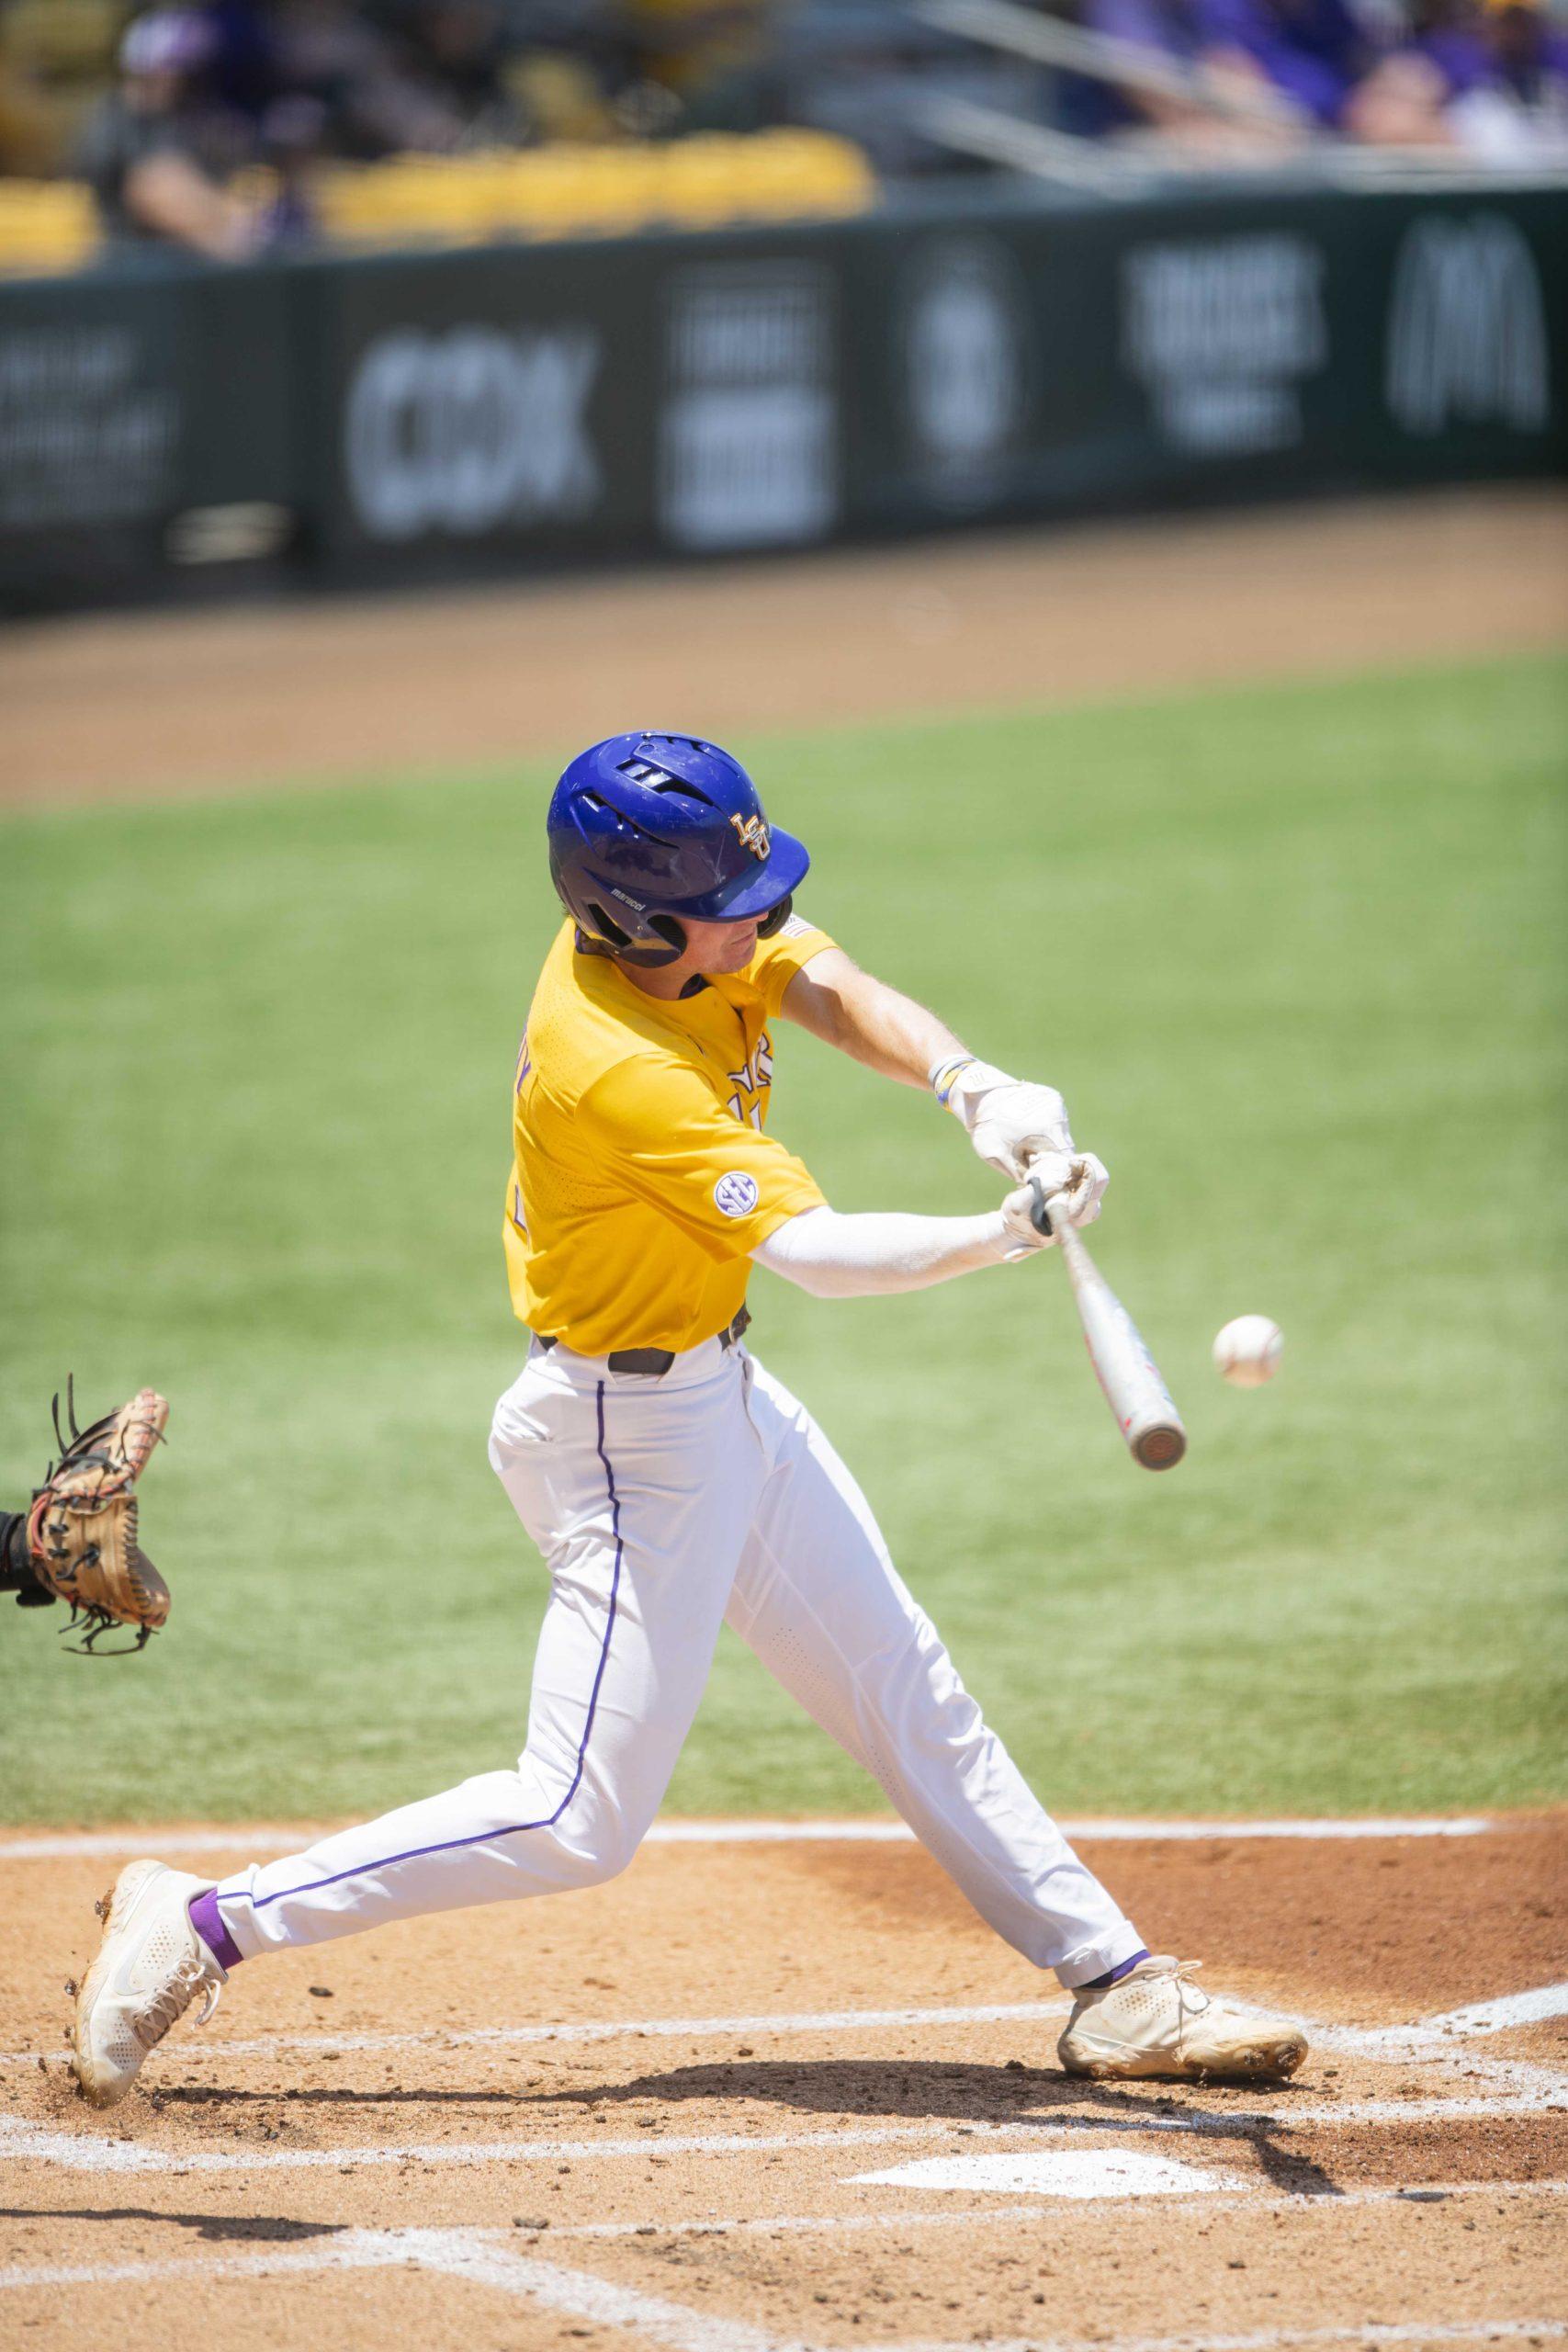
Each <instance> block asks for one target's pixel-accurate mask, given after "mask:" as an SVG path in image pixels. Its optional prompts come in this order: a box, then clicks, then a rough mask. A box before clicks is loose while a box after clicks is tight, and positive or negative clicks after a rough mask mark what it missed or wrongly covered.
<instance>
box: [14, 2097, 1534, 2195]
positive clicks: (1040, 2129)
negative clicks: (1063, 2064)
mask: <svg viewBox="0 0 1568 2352" xmlns="http://www.w3.org/2000/svg"><path fill="white" fill-rule="evenodd" d="M1285 2097H1286V2101H1287V2103H1286V2104H1284V2105H1281V2106H1280V2107H1278V2108H1257V2107H1248V2108H1247V2109H1218V2110H1216V2109H1190V2110H1189V2111H1188V2112H1186V2113H1179V2112H1178V2113H1175V2114H1170V2115H1125V2114H1122V2115H1119V2114H1115V2113H1105V2114H1101V2113H1098V2112H1092V2111H1091V2112H1089V2113H1088V2114H1076V2115H1062V2114H1044V2115H1035V2116H1030V2117H1027V2118H1025V2119H1024V2120H1021V2121H1018V2122H1010V2123H987V2122H973V2123H961V2122H959V2121H957V2120H955V2119H953V2118H952V2117H946V2118H942V2119H935V2118H933V2119H931V2120H929V2121H924V2122H919V2123H886V2124H874V2125H869V2126H864V2125H845V2124H839V2125H835V2126H832V2127H829V2128H827V2129H823V2130H818V2131H780V2132H761V2131H759V2132H747V2131H707V2132H693V2133H685V2134H682V2133H676V2132H665V2131H658V2132H649V2133H640V2134H637V2135H635V2136H630V2137H624V2138H618V2139H617V2138H612V2137H610V2136H609V2135H608V2134H606V2135H605V2136H604V2138H602V2139H600V2138H594V2139H591V2140H568V2139H560V2138H552V2137H545V2138H540V2139H532V2140H457V2141H452V2140H434V2141H392V2142H376V2143H371V2144H368V2145H365V2144H360V2145H356V2146H352V2147H344V2148H272V2147H268V2148H254V2149H246V2148H233V2147H229V2148H194V2149H188V2150H183V2149H177V2148H150V2147H148V2146H147V2145H146V2144H145V2143H142V2142H141V2141H137V2140H132V2139H123V2140H108V2139H104V2138H101V2137H99V2136H98V2135H97V2134H96V2133H93V2132H80V2133H78V2132H71V2131H52V2130H51V2128H50V2127H49V2126H48V2125H47V2124H42V2123H35V2122H33V2121H32V2120H30V2119H28V2118H26V2117H22V2116H6V2115H0V2155H3V2156H4V2157H5V2158H6V2160H7V2162H9V2163H11V2164H41V2165H54V2166H56V2167H58V2168H60V2169H62V2170H64V2171H67V2172H87V2173H95V2172H96V2173H174V2174H178V2173H250V2172H290V2171H335V2172H345V2173H346V2172H358V2171H361V2170H367V2169H371V2168H375V2167H385V2166H387V2165H440V2166H450V2165H530V2164H558V2163H571V2164H592V2163H608V2162H611V2161H614V2160H615V2159H627V2160H631V2159H636V2158H644V2159H646V2158H647V2157H649V2156H666V2157H668V2156H724V2157H729V2158H734V2157H736V2156H747V2155H773V2154H785V2153H788V2152H790V2151H793V2150H795V2149H800V2148H819V2147H835V2146H846V2147H847V2146H862V2147H871V2146H876V2145H884V2144H886V2143H892V2142H909V2141H922V2140H924V2141H929V2140H933V2139H934V2140H953V2139H954V2138H968V2139H975V2140H985V2141H987V2142H990V2141H1000V2140H1010V2141H1022V2142H1025V2143H1027V2142H1029V2141H1033V2142H1034V2143H1036V2144H1038V2143H1040V2142H1041V2140H1042V2139H1043V2138H1045V2137H1047V2136H1048V2135H1050V2134H1052V2133H1066V2132H1071V2133H1074V2134H1083V2135H1085V2136H1092V2135H1094V2134H1096V2133H1102V2134H1104V2135H1106V2136H1109V2137H1112V2138H1121V2137H1124V2136H1126V2135H1128V2134H1140V2135H1141V2134H1144V2133H1149V2134H1153V2135H1156V2136H1164V2135H1167V2134H1171V2133H1175V2134H1178V2135H1187V2136H1190V2137H1196V2138H1217V2139H1231V2140H1234V2139H1237V2138H1245V2137H1248V2136H1251V2135H1254V2134H1257V2133H1258V2132H1261V2131H1279V2130H1281V2129H1283V2130H1285V2131H1292V2130H1299V2129H1303V2128H1306V2129H1314V2130H1315V2129H1323V2130H1328V2131H1344V2130H1349V2129H1353V2128H1355V2127H1356V2126H1376V2127H1382V2126H1388V2125H1393V2126H1394V2127H1395V2128H1401V2127H1403V2126H1405V2125H1408V2124H1411V2123H1423V2122H1437V2123H1459V2122H1468V2121H1475V2120H1517V2119H1519V2118H1523V2117H1528V2116H1532V2115H1540V2114H1546V2113H1552V2112H1568V2091H1565V2090H1564V2089H1562V2088H1561V2087H1555V2088H1552V2089H1540V2088H1534V2087H1532V2088H1529V2089H1527V2090H1525V2091H1522V2092H1519V2093H1516V2094H1515V2095H1514V2096H1512V2097H1505V2098H1466V2097H1463V2096H1461V2097H1457V2098H1452V2097H1450V2098H1381V2099H1380V2098H1367V2099H1346V2100H1342V2101H1338V2102H1335V2103H1328V2102H1321V2103H1317V2104H1314V2105H1311V2106H1305V2105H1301V2104H1295V2105H1292V2104H1290V2103H1289V2094H1286V2095H1285Z"/></svg>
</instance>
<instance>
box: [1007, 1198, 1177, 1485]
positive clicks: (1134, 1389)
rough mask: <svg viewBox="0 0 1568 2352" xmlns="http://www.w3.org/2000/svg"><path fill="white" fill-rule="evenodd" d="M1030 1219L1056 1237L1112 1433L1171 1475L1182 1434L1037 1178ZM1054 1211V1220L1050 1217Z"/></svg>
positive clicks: (1101, 1279)
mask: <svg viewBox="0 0 1568 2352" xmlns="http://www.w3.org/2000/svg"><path fill="white" fill-rule="evenodd" d="M1029 1182H1030V1189H1031V1191H1032V1193H1033V1194H1034V1207H1033V1209H1032V1216H1033V1219H1034V1223H1035V1225H1036V1227H1038V1228H1039V1230H1040V1231H1041V1232H1042V1233H1054V1234H1055V1237H1056V1247H1057V1249H1058V1250H1060V1252H1061V1254H1062V1259H1063V1262H1064V1263H1065V1265H1066V1269H1067V1279H1068V1280H1069V1282H1070V1283H1072V1286H1073V1299H1074V1302H1075V1304H1076V1305H1077V1310H1078V1320H1079V1322H1080V1323H1081V1324H1082V1325H1083V1335H1084V1343H1085V1345H1086V1346H1087V1347H1088V1349H1089V1362H1090V1363H1091V1364H1093V1366H1094V1369H1095V1375H1096V1377H1097V1378H1098V1380H1099V1382H1100V1387H1101V1389H1102V1390H1103V1391H1104V1394H1105V1401H1106V1403H1107V1404H1108V1405H1109V1406H1110V1408H1111V1414H1112V1416H1113V1417H1114V1419H1115V1422H1116V1426H1117V1428H1118V1429H1119V1430H1121V1432H1122V1436H1123V1437H1124V1438H1125V1439H1126V1441H1127V1450H1128V1452H1129V1453H1131V1454H1132V1457H1133V1459H1134V1462H1141V1463H1142V1464H1143V1465H1144V1467H1145V1470H1171V1469H1174V1468H1175V1466H1176V1464H1178V1463H1179V1461H1180V1459H1181V1457H1182V1455H1183V1454H1184V1453H1186V1451H1187V1431H1186V1430H1185V1429H1184V1428H1183V1426H1182V1420H1181V1416H1180V1414H1179V1412H1178V1411H1177V1409H1176V1407H1175V1405H1174V1403H1173V1402H1172V1401H1171V1395H1170V1391H1169V1389H1168V1387H1167V1386H1166V1385H1165V1382H1164V1381H1163V1380H1162V1379H1161V1377H1160V1370H1159V1366H1158V1364H1156V1362H1155V1360H1154V1358H1153V1356H1151V1355H1150V1353H1149V1351H1148V1349H1147V1348H1146V1347H1145V1344H1144V1341H1143V1339H1142V1337H1141V1336H1140V1333H1139V1330H1138V1327H1137V1325H1136V1324H1135V1323H1134V1320H1133V1318H1132V1317H1131V1316H1130V1315H1129V1314H1128V1312H1127V1310H1126V1308H1125V1307H1124V1306H1122V1302H1121V1300H1120V1299H1119V1298H1118V1297H1117V1295H1116V1294H1115V1292H1114V1291H1113V1290H1112V1289H1111V1284H1110V1283H1108V1282H1107V1281H1106V1279H1105V1276H1104V1275H1103V1274H1102V1273H1101V1272H1100V1269H1099V1267H1098V1266H1097V1265H1096V1264H1095V1262H1094V1260H1093V1259H1092V1258H1091V1257H1090V1256H1089V1251H1088V1250H1087V1249H1086V1248H1085V1246H1084V1241H1083V1238H1082V1236H1081V1235H1080V1234H1079V1233H1077V1231H1076V1230H1075V1228H1074V1227H1073V1225H1072V1223H1071V1219H1070V1213H1069V1209H1068V1204H1067V1200H1066V1195H1065V1194H1064V1193H1056V1194H1055V1196H1054V1197H1053V1198H1052V1199H1051V1200H1049V1201H1047V1199H1046V1198H1045V1187H1044V1185H1043V1183H1042V1182H1041V1180H1040V1179H1039V1177H1038V1176H1032V1177H1031V1178H1030V1180H1029ZM1054 1212H1055V1214H1053V1213H1054Z"/></svg>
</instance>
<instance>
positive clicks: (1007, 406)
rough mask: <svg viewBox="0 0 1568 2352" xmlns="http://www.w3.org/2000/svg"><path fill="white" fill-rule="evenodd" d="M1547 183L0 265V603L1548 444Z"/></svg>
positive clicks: (1015, 503) (985, 507)
mask: <svg viewBox="0 0 1568 2352" xmlns="http://www.w3.org/2000/svg"><path fill="white" fill-rule="evenodd" d="M1565 253H1568V188H1564V187H1555V188H1548V187H1513V186H1509V187H1490V186H1488V187H1481V188H1474V187H1472V188H1468V189H1463V190H1460V189H1454V190H1448V191H1444V192H1441V193H1436V192H1434V193H1428V192H1425V191H1419V190H1413V189H1402V190H1397V191H1395V190H1392V189H1391V190H1389V191H1388V192H1386V193H1384V192H1366V193H1361V192H1355V193H1352V192H1348V191H1346V192H1339V191H1333V192H1312V193H1303V192H1301V191H1299V190H1287V189H1281V190H1280V191H1277V192H1269V191H1266V190H1260V189H1258V188H1249V190H1248V191H1247V194H1246V195H1245V196H1240V195H1236V194H1235V193H1206V192H1201V191H1200V192H1193V193H1188V194H1182V195H1178V196H1172V197H1170V198H1162V199H1159V200H1152V201H1148V202H1140V203H1137V204H1115V205H1108V204H1104V203H1097V204H1095V205H1093V206H1088V205H1083V206H1079V205H1064V204H1047V203H1045V202H1043V201H1031V200H1029V199H1015V200H1013V201H1010V202H1004V203H999V204H998V203H997V202H995V201H991V202H987V204H986V205H985V206H984V207H983V208H982V207H980V206H978V205H976V203H975V202H974V201H973V200H971V201H969V202H967V203H961V202H959V201H957V200H954V199H951V198H950V199H947V200H946V201H945V202H944V203H943V204H942V205H941V206H938V205H935V204H931V203H928V204H924V205H922V206H921V207H919V209H913V210H907V211H888V212H885V213H880V214H874V215H870V216H865V217H863V218H861V219H858V220H852V221H844V222H837V223H830V224H812V225H802V226H799V227H796V228H784V229H773V230H767V231H755V232H734V231H731V232H716V233H714V234H713V235H711V236H692V235H689V234H688V235H682V236H673V235H671V236H651V237H650V236H644V237H639V238H637V239H636V240H632V241H626V242H604V241H601V242H594V243H578V244H573V245H555V246H529V245H515V244H514V245H507V246H503V247H488V248H484V249H476V250H466V251H462V252H443V253H440V254H421V255H393V256H377V257H368V256H367V257H360V258H344V257H333V258H319V259H318V258H309V259H299V260H295V261H292V262H277V263H272V264H268V265H264V266H254V267H251V268H245V269H229V270H220V269H217V268H209V267H206V266H201V265H198V264H194V263H193V264H186V263H184V262H180V261H177V260H164V259H162V258H154V259H152V260H149V261H148V262H146V263H141V264H138V265H136V266H134V267H130V266H127V267H122V268H119V269H117V270H115V271H112V272H111V271H107V270H106V271H103V272H98V273H93V274H89V275H85V276H79V277H71V278H62V279H55V280H45V281H33V282H29V283H12V284H7V285H4V286H0V605H4V606H5V607H6V608H8V609H10V610H12V611H26V610H30V609H42V608H46V607H48V606H51V605H72V604H86V603H102V602H106V601H112V600H115V599H118V598H127V597H140V596H146V595H160V594H203V593H207V592H210V591H211V590H212V589H213V588H214V587H215V586H216V585H217V584H219V582H224V581H228V582H239V583H241V584H243V585H248V586H249V585H254V586H263V585H273V584H287V583H288V582H297V583H309V584H322V585H330V584H333V583H338V582H344V583H363V582H389V581H408V580H422V579H440V578H462V577H473V576H476V575H481V574H483V573H484V572H485V571H507V572H513V571H519V570H525V569H528V568H531V567H535V566H545V565H548V564H558V563H562V562H569V561H572V562H583V561H587V562H594V561H599V562H604V561H608V560H617V559H623V558H627V557H632V558H637V557H649V556H657V557H670V556H690V557H701V556H705V555H714V554H733V553H736V552H739V551H742V550H750V549H764V548H798V547H817V546H822V545H826V544H830V543H832V542H834V541H836V540H840V539H847V538H864V537H874V536H879V535H895V534H902V533H917V532H921V531H928V530H931V529H934V528H941V527H943V526H952V525H954V524H963V523H968V522H987V523H995V522H998V521H1001V520H1006V519H1010V518H1013V517H1027V516H1040V517H1051V516H1069V515H1096V514H1111V513H1119V512H1120V513H1125V512H1130V511H1137V510H1139V509H1146V508H1150V507H1155V506H1162V505H1169V504H1188V505H1197V504H1203V503H1220V502H1231V501H1235V500H1244V499H1254V498H1257V499H1263V498H1277V497H1283V496H1293V495H1298V494H1303V493H1308V492H1347V491H1354V490H1358V489H1373V488H1385V489H1392V488H1408V487H1410V486H1413V485H1416V484H1420V483H1426V482H1446V481H1476V480H1505V479H1519V478H1529V477H1535V476H1550V475H1561V474H1563V473H1568V393H1565V390H1564V385H1565V380H1568V269H1565V268H1564V266H1563V255H1564V254H1565Z"/></svg>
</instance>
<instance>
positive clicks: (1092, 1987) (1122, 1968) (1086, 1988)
mask: <svg viewBox="0 0 1568 2352" xmlns="http://www.w3.org/2000/svg"><path fill="white" fill-rule="evenodd" d="M193 1916H194V1908H193ZM1148 1956H1149V1955H1148V1949H1147V1946H1145V1949H1144V1950H1143V1951H1135V1952H1134V1954H1133V1957H1132V1959H1131V1960H1122V1961H1119V1962H1117V1964H1116V1966H1115V1967H1114V1968H1108V1969H1107V1970H1106V1972H1105V1973H1104V1975H1103V1976H1091V1977H1090V1978H1089V1983H1088V1984H1087V1985H1077V1986H1075V1988H1074V1989H1075V1991H1077V1992H1079V1993H1103V1992H1106V1991H1108V1990H1109V1988H1110V1987H1111V1985H1120V1983H1121V1982H1122V1978H1123V1976H1130V1975H1131V1974H1132V1973H1133V1971H1134V1968H1136V1966H1137V1965H1138V1962H1140V1961H1141V1960H1147V1958H1148Z"/></svg>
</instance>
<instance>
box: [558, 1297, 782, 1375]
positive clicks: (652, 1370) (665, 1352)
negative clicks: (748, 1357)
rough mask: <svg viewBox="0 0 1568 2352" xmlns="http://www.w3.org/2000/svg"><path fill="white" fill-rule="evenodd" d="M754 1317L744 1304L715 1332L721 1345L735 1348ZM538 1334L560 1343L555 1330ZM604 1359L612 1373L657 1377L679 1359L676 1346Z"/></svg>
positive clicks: (630, 1351) (615, 1353)
mask: <svg viewBox="0 0 1568 2352" xmlns="http://www.w3.org/2000/svg"><path fill="white" fill-rule="evenodd" d="M750 1320H751V1313H750V1308H749V1307H745V1306H743V1307H742V1308H741V1309H740V1312H739V1315H738V1316H737V1317H736V1318H735V1320H734V1322H733V1323H732V1324H731V1325H730V1326H729V1328H728V1330H726V1331H717V1332H716V1333H715V1334H714V1336H715V1338H716V1340H717V1341H718V1344H719V1346H720V1347H721V1348H732V1347H733V1346H734V1345H735V1342H736V1341H737V1340H739V1338H740V1336H741V1334H742V1332H743V1331H744V1330H745V1329H746V1327H747V1325H748V1324H749V1323H750ZM534 1337H535V1338H536V1340H537V1341H538V1342H539V1345H540V1346H541V1347H542V1348H553V1347H555V1346H557V1345H558V1341H557V1340H556V1337H555V1334H554V1333H553V1332H551V1333H549V1334H546V1333H545V1332H543V1331H536V1332H535V1334H534ZM604 1361H605V1363H607V1364H608V1365H609V1367H610V1370H611V1371H612V1372H645V1373H648V1374H649V1375H650V1376H653V1375H657V1374H660V1373H661V1372H668V1371H669V1369H670V1367H671V1364H672V1363H674V1361H675V1351H674V1350H673V1348H616V1349H615V1350H614V1351H612V1353H611V1354H609V1355H607V1356H606V1357H605V1359H604Z"/></svg>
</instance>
